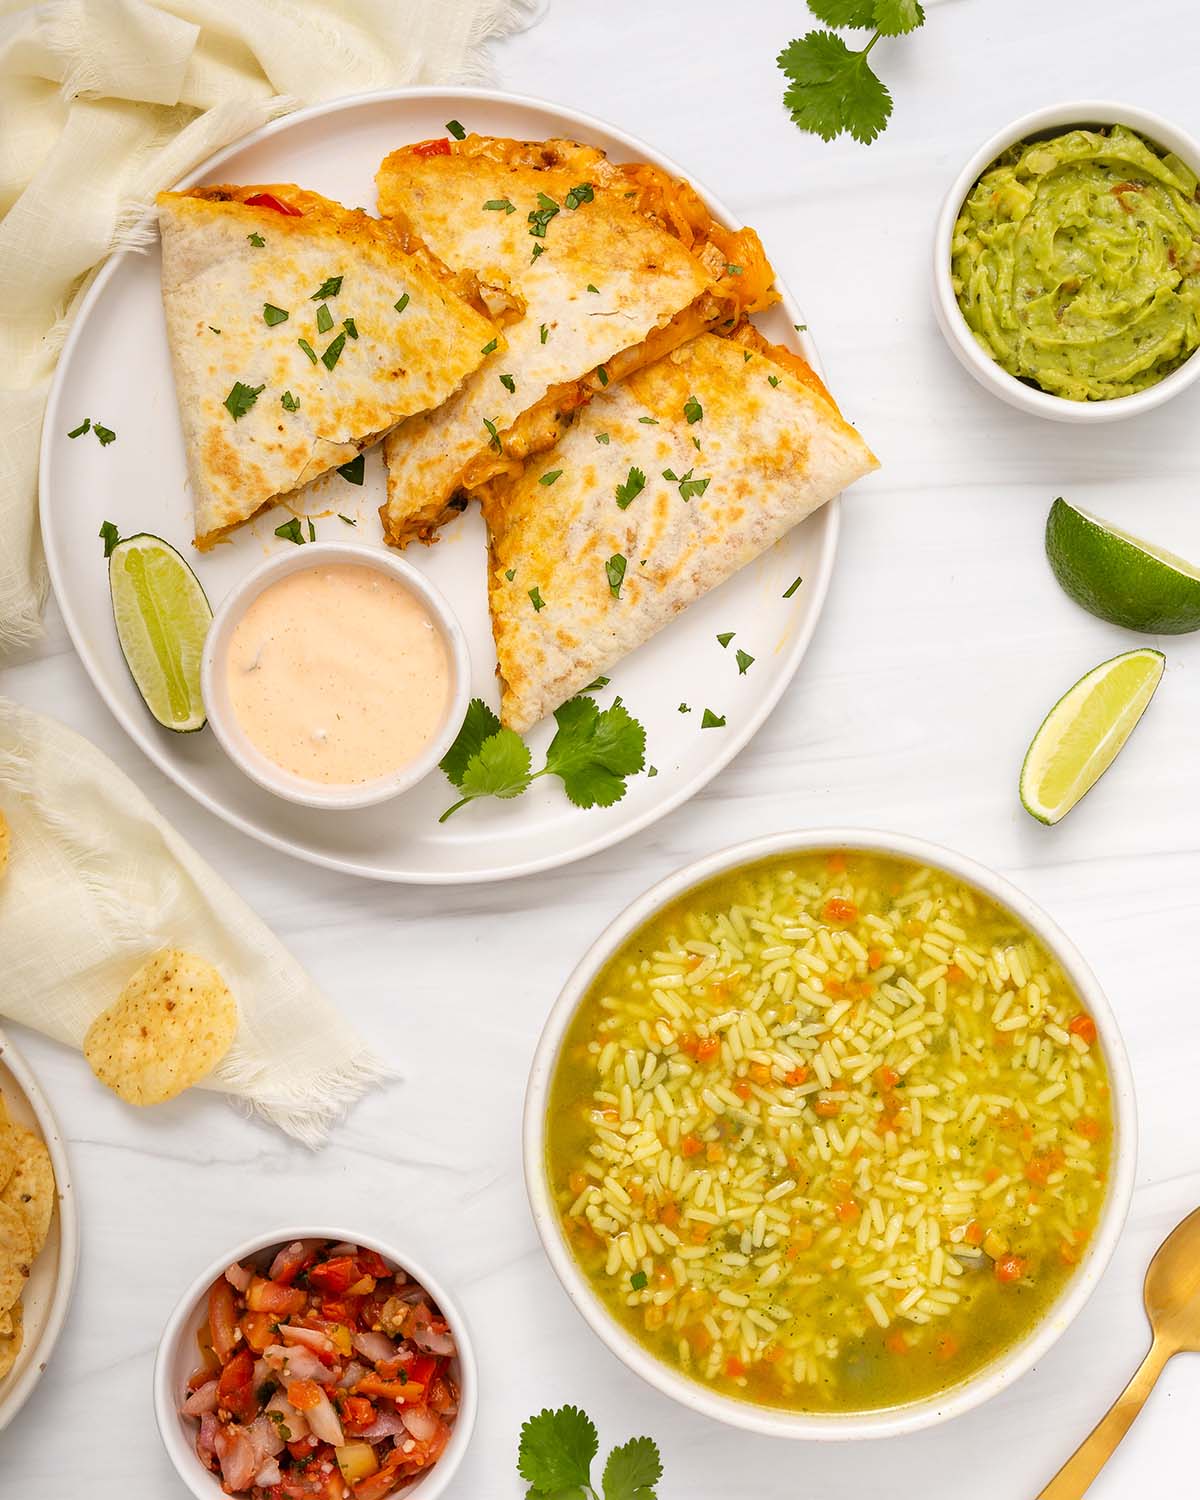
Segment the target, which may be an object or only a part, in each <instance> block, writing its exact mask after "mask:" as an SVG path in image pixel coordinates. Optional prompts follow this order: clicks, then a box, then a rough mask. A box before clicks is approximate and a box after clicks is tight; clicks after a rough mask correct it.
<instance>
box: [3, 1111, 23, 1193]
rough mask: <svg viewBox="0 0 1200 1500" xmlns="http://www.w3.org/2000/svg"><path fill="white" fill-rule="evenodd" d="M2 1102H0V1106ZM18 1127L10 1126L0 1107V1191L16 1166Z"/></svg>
mask: <svg viewBox="0 0 1200 1500" xmlns="http://www.w3.org/2000/svg"><path fill="white" fill-rule="evenodd" d="M2 1103H3V1101H0V1106H2ZM19 1136H20V1131H19V1127H18V1126H16V1125H10V1124H9V1122H8V1115H7V1114H6V1113H4V1112H3V1110H2V1107H0V1191H3V1189H4V1188H5V1187H6V1186H7V1184H8V1180H9V1178H10V1177H11V1176H12V1175H13V1172H14V1171H15V1170H16V1166H17V1157H18V1155H19Z"/></svg>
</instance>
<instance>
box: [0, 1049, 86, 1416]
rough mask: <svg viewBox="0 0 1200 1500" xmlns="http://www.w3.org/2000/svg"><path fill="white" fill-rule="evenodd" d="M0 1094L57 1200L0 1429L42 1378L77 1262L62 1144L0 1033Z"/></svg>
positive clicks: (0, 1410)
mask: <svg viewBox="0 0 1200 1500" xmlns="http://www.w3.org/2000/svg"><path fill="white" fill-rule="evenodd" d="M0 1094H3V1095H4V1103H5V1106H6V1107H7V1109H8V1113H9V1116H10V1118H11V1119H12V1121H13V1123H14V1124H15V1125H24V1126H25V1128H26V1129H27V1130H32V1131H34V1132H35V1133H36V1134H38V1135H40V1136H41V1138H42V1140H44V1141H45V1143H46V1149H47V1150H48V1151H49V1153H50V1160H51V1162H52V1163H53V1165H54V1177H55V1181H56V1183H57V1187H58V1202H57V1204H56V1206H55V1210H54V1217H53V1218H52V1219H51V1221H50V1233H49V1235H48V1236H47V1237H46V1243H45V1245H43V1247H42V1251H41V1254H40V1255H39V1256H38V1257H37V1259H36V1260H35V1261H34V1263H33V1269H32V1271H31V1272H30V1275H29V1280H28V1282H27V1283H26V1285H25V1291H24V1292H23V1293H22V1296H21V1314H22V1317H23V1318H24V1320H25V1342H24V1343H23V1345H22V1346H21V1352H20V1354H19V1355H18V1356H17V1362H16V1364H15V1365H14V1366H13V1367H12V1369H11V1370H10V1371H9V1372H8V1374H7V1375H6V1376H5V1377H4V1379H3V1380H0V1432H2V1431H3V1430H4V1428H6V1427H7V1426H8V1424H9V1423H10V1422H11V1421H12V1419H13V1418H14V1417H15V1416H16V1414H17V1413H18V1412H19V1411H20V1409H21V1407H22V1406H24V1404H25V1402H26V1401H27V1400H28V1398H29V1395H30V1393H31V1392H32V1390H33V1388H34V1386H35V1385H36V1384H37V1383H38V1381H39V1380H40V1379H41V1378H42V1376H43V1374H44V1373H45V1370H46V1364H47V1362H48V1361H49V1359H50V1354H51V1351H52V1350H53V1348H54V1346H55V1344H56V1343H57V1342H58V1336H59V1334H60V1333H61V1332H62V1329H63V1324H64V1323H65V1322H66V1318H67V1308H68V1307H69V1306H70V1302H71V1293H72V1292H73V1291H74V1290H75V1271H76V1267H77V1265H78V1262H79V1219H78V1217H77V1214H76V1209H75V1192H74V1189H73V1188H72V1187H71V1164H70V1162H69V1161H68V1160H67V1147H66V1143H65V1141H64V1139H63V1134H62V1131H61V1130H59V1128H58V1121H57V1120H56V1119H55V1118H54V1112H53V1111H52V1110H51V1108H50V1106H49V1104H48V1103H47V1102H46V1096H45V1094H43V1093H42V1091H41V1089H40V1088H39V1087H38V1084H37V1080H36V1079H35V1078H34V1076H33V1074H32V1073H31V1072H30V1071H29V1064H28V1063H27V1062H26V1061H25V1059H24V1058H23V1057H22V1056H21V1054H20V1053H19V1052H18V1051H17V1049H16V1048H15V1047H14V1046H13V1044H12V1042H11V1041H10V1040H9V1038H8V1037H7V1036H6V1035H5V1034H4V1032H3V1031H0Z"/></svg>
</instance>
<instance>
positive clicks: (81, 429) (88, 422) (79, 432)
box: [67, 417, 92, 438]
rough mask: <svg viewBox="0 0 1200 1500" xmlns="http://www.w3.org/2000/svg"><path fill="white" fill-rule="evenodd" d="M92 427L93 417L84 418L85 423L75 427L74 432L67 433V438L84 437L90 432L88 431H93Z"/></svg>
mask: <svg viewBox="0 0 1200 1500" xmlns="http://www.w3.org/2000/svg"><path fill="white" fill-rule="evenodd" d="M91 426H92V419H91V417H84V419H83V421H82V422H80V424H79V426H78V427H75V428H72V430H71V431H70V432H68V433H67V436H68V437H69V438H77V437H82V436H83V434H84V433H85V432H88V431H90V430H91Z"/></svg>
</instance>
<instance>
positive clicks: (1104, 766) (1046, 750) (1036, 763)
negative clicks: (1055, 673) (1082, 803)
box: [1021, 647, 1167, 823]
mask: <svg viewBox="0 0 1200 1500" xmlns="http://www.w3.org/2000/svg"><path fill="white" fill-rule="evenodd" d="M1166 664H1167V659H1166V657H1165V656H1164V655H1163V654H1162V652H1161V651H1151V650H1149V649H1148V648H1147V647H1140V648H1139V649H1138V650H1136V651H1126V652H1124V653H1123V654H1122V655H1120V656H1114V657H1113V658H1112V660H1111V661H1106V662H1101V664H1100V665H1099V666H1098V667H1094V668H1093V669H1092V670H1091V671H1090V672H1089V673H1088V674H1087V676H1086V677H1081V678H1080V679H1079V681H1078V682H1077V683H1076V684H1075V686H1074V687H1073V688H1071V689H1070V690H1069V691H1068V692H1066V693H1064V694H1063V696H1062V697H1061V698H1060V699H1059V700H1058V702H1057V703H1056V704H1055V705H1054V707H1053V708H1052V709H1051V710H1050V712H1049V713H1048V714H1047V715H1046V717H1045V719H1043V721H1042V726H1041V728H1040V729H1039V730H1038V732H1037V733H1036V734H1035V735H1034V737H1033V743H1032V744H1031V745H1030V747H1029V749H1028V750H1027V751H1026V753H1025V764H1024V765H1023V766H1022V767H1021V802H1022V805H1023V806H1024V808H1025V811H1026V812H1027V813H1029V814H1031V815H1032V816H1033V817H1035V818H1036V819H1037V820H1038V822H1039V823H1057V822H1058V820H1059V819H1060V818H1062V817H1065V816H1066V814H1067V813H1069V812H1070V811H1071V809H1072V808H1073V807H1074V806H1075V804H1076V803H1077V802H1078V801H1079V799H1080V797H1082V796H1083V795H1084V793H1085V792H1090V791H1091V789H1092V787H1094V786H1095V785H1096V783H1097V782H1098V781H1099V780H1100V778H1101V776H1103V775H1104V773H1105V771H1107V770H1108V768H1109V766H1111V765H1112V763H1113V761H1114V760H1115V759H1116V756H1117V751H1118V750H1120V748H1121V746H1122V745H1123V744H1124V743H1125V741H1126V740H1127V739H1128V738H1129V736H1130V735H1131V734H1132V733H1133V730H1134V726H1135V725H1136V724H1137V721H1138V720H1139V719H1140V718H1141V717H1142V715H1143V714H1144V713H1145V711H1146V709H1147V707H1148V706H1149V703H1150V700H1151V698H1153V697H1154V690H1155V688H1156V687H1157V686H1158V684H1159V681H1160V679H1161V678H1162V674H1163V668H1164V667H1165V666H1166Z"/></svg>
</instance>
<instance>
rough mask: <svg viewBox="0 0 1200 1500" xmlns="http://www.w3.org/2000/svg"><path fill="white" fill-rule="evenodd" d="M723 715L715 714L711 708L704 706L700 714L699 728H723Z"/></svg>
mask: <svg viewBox="0 0 1200 1500" xmlns="http://www.w3.org/2000/svg"><path fill="white" fill-rule="evenodd" d="M724 727H725V715H724V714H715V713H713V711H712V709H711V708H706V709H705V710H704V712H703V714H702V715H701V716H700V728H701V729H724Z"/></svg>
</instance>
